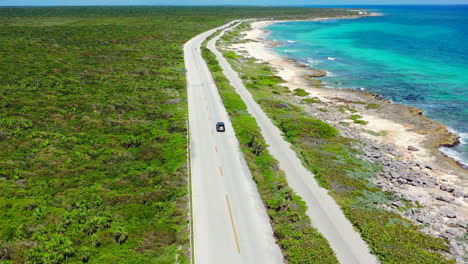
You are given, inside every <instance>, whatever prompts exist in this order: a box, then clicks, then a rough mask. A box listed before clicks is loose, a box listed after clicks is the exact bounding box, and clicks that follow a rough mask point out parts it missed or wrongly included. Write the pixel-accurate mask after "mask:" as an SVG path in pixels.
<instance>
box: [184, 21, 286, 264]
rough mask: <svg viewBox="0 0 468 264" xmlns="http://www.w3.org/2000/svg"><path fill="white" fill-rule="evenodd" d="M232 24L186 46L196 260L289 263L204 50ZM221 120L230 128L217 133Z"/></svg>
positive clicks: (205, 262) (201, 263) (207, 263)
mask: <svg viewBox="0 0 468 264" xmlns="http://www.w3.org/2000/svg"><path fill="white" fill-rule="evenodd" d="M229 25H230V24H229ZM227 26H228V25H225V26H223V27H220V28H216V29H213V30H210V31H207V32H205V33H202V34H200V35H198V36H196V37H195V38H193V39H191V40H190V41H188V42H187V43H186V44H185V46H184V58H185V67H186V70H187V85H188V106H189V130H190V159H191V162H190V166H191V175H192V176H191V181H192V211H193V213H192V219H193V222H192V223H193V245H192V250H194V262H195V263H196V264H211V263H216V264H219V263H223V264H230V263H236V264H240V263H245V264H247V263H255V264H260V263H262V264H263V263H265V264H266V263H268V264H270V263H271V264H274V263H283V256H282V254H281V251H280V249H279V247H278V245H277V244H276V243H275V239H274V237H273V231H272V228H271V225H270V222H269V218H268V215H267V213H266V209H265V207H264V206H263V203H262V201H261V199H260V196H259V194H258V191H257V187H256V184H255V183H254V181H253V180H252V175H251V174H250V171H249V169H248V167H247V165H246V162H245V160H244V157H243V154H242V153H241V151H240V147H239V143H238V141H237V139H236V137H235V134H234V131H233V129H232V125H231V122H230V120H229V117H228V115H227V112H226V110H225V108H224V105H223V103H222V101H221V97H220V96H219V93H218V90H217V88H216V86H215V84H214V81H213V79H212V76H211V73H210V71H209V69H208V67H207V65H206V63H205V61H204V60H203V58H202V56H201V53H200V45H201V43H202V42H203V41H204V40H205V39H206V38H207V37H208V36H209V35H211V34H212V33H214V32H215V31H216V30H218V29H221V28H224V27H227ZM217 121H223V122H224V123H225V124H226V132H225V133H218V132H216V130H215V124H216V122H217Z"/></svg>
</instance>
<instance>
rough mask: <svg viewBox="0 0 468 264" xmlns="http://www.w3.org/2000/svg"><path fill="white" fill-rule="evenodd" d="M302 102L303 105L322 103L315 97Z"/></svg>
mask: <svg viewBox="0 0 468 264" xmlns="http://www.w3.org/2000/svg"><path fill="white" fill-rule="evenodd" d="M302 102H303V103H306V104H316V103H321V101H320V99H318V98H316V97H314V98H305V99H302Z"/></svg>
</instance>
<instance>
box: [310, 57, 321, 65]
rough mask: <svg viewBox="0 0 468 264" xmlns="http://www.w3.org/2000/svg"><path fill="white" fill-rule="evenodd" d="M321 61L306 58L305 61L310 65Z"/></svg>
mask: <svg viewBox="0 0 468 264" xmlns="http://www.w3.org/2000/svg"><path fill="white" fill-rule="evenodd" d="M321 62H322V61H321V60H314V59H307V63H309V65H310V66H313V65H317V64H319V63H321Z"/></svg>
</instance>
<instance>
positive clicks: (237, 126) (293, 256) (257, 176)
mask: <svg viewBox="0 0 468 264" xmlns="http://www.w3.org/2000/svg"><path fill="white" fill-rule="evenodd" d="M202 55H203V58H204V59H205V61H206V62H207V64H208V67H209V68H210V71H211V73H212V75H213V79H214V80H215V82H216V86H217V87H218V91H219V93H220V95H221V98H222V99H223V103H224V106H225V107H226V110H227V112H228V114H229V117H230V118H231V122H232V125H233V127H234V131H235V133H236V137H237V139H238V140H239V143H240V146H241V150H242V152H243V153H244V157H245V159H246V161H247V165H248V166H249V168H250V171H251V173H252V176H253V178H254V181H255V182H256V184H257V187H258V190H259V193H260V196H261V198H262V200H263V203H264V205H265V207H266V208H267V212H268V215H269V216H270V220H271V222H272V226H273V232H274V235H275V238H276V241H277V243H278V244H279V245H280V247H281V249H282V251H283V255H284V257H285V258H286V259H287V261H288V263H291V264H294V263H317V264H319V263H338V260H337V259H336V256H335V254H334V252H333V250H332V249H331V247H330V245H329V244H328V241H327V240H326V239H325V238H324V237H323V236H322V235H321V234H320V233H319V232H318V231H317V230H316V229H315V228H313V227H312V226H311V222H310V219H309V217H308V216H307V215H306V210H307V206H306V204H305V202H304V201H302V199H301V198H300V197H299V196H297V195H296V194H295V193H294V191H293V190H292V189H291V188H290V187H288V184H287V182H286V178H285V176H284V172H283V171H281V170H280V169H279V168H278V166H279V165H278V161H276V160H275V159H274V158H273V157H272V156H271V155H270V154H269V152H268V150H267V144H266V143H265V140H264V138H263V136H262V134H261V131H260V128H259V126H258V125H257V122H256V120H255V118H253V117H252V116H251V115H250V114H249V112H248V111H247V106H246V105H245V103H244V101H243V100H242V99H241V97H240V96H239V95H238V94H237V93H236V91H235V89H234V88H233V87H232V86H231V85H230V84H229V81H228V80H227V79H226V77H225V76H224V74H223V72H222V70H221V67H220V66H219V63H218V60H217V59H216V56H215V55H214V54H213V53H212V52H211V51H210V50H209V49H207V48H206V47H202Z"/></svg>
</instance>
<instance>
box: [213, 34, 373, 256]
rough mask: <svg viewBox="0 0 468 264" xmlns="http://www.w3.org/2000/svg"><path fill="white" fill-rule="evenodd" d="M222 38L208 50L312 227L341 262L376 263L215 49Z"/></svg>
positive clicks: (332, 201)
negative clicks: (304, 208)
mask: <svg viewBox="0 0 468 264" xmlns="http://www.w3.org/2000/svg"><path fill="white" fill-rule="evenodd" d="M221 36H222V34H221V35H219V36H217V37H215V38H213V39H212V40H210V42H209V43H208V48H209V49H210V50H211V51H212V52H213V53H215V55H216V57H217V59H218V61H219V63H220V65H221V67H222V69H223V72H224V74H225V75H226V78H228V79H229V81H230V83H231V85H232V86H233V87H234V88H235V89H236V91H237V92H238V93H239V95H240V96H241V97H242V99H243V100H244V102H245V103H246V104H247V107H248V111H249V113H250V114H252V116H253V117H255V119H256V120H257V123H258V124H259V126H260V128H261V130H262V134H263V136H264V138H265V141H266V143H267V144H268V145H269V147H268V150H269V151H270V153H271V154H272V156H273V157H274V158H276V159H277V160H278V162H279V166H280V168H281V169H282V170H283V171H284V172H285V174H286V178H287V181H288V183H289V186H290V187H291V188H292V189H293V190H294V191H296V193H297V194H298V195H299V196H301V197H302V199H304V201H305V202H306V203H307V206H308V210H307V215H308V216H309V217H310V219H311V220H312V225H313V226H314V227H315V228H317V229H318V231H319V232H320V233H322V234H323V235H324V236H325V238H326V239H327V240H328V241H329V242H330V246H331V247H332V248H333V250H334V251H335V253H336V255H337V258H338V260H339V262H340V263H363V264H371V263H377V259H376V258H375V256H373V255H372V254H370V253H369V248H368V246H367V244H366V243H365V242H364V241H363V240H362V238H361V237H360V235H359V233H358V232H356V231H355V230H354V229H353V226H352V225H351V223H350V222H349V221H348V220H347V219H346V218H345V216H344V214H343V212H342V211H341V209H340V208H339V206H338V205H337V204H336V202H335V201H334V200H333V199H332V198H331V196H330V195H329V194H328V192H327V190H325V189H323V188H321V187H319V186H318V184H317V182H316V181H315V179H314V176H313V174H312V173H311V172H310V171H309V170H307V169H306V168H305V167H304V165H303V164H302V162H301V160H300V159H299V158H298V157H297V155H296V153H295V152H294V151H293V150H292V149H291V146H290V144H289V143H288V142H286V141H285V139H284V138H283V137H282V135H281V132H280V130H279V129H278V128H277V127H276V126H275V125H274V124H273V123H272V121H271V120H270V119H269V118H268V117H267V116H266V114H265V113H264V112H263V111H262V109H261V108H260V106H259V105H258V104H257V103H256V102H255V100H254V99H253V98H252V95H251V94H250V93H249V91H248V90H247V89H246V88H245V87H244V85H243V83H242V81H241V79H240V78H239V75H238V74H237V72H236V71H234V70H233V69H232V68H231V66H230V65H229V63H228V62H227V61H226V59H225V58H224V57H223V56H222V54H221V53H220V52H219V51H218V50H217V49H216V47H215V43H216V41H217V40H218V39H219V37H221ZM259 263H260V262H259ZM262 263H266V262H262Z"/></svg>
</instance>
